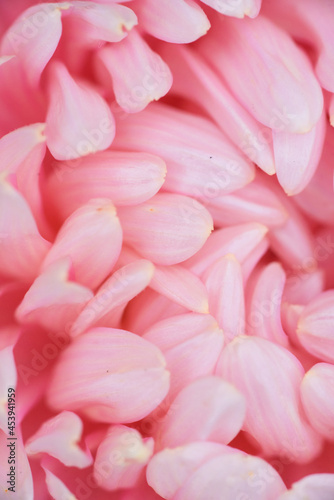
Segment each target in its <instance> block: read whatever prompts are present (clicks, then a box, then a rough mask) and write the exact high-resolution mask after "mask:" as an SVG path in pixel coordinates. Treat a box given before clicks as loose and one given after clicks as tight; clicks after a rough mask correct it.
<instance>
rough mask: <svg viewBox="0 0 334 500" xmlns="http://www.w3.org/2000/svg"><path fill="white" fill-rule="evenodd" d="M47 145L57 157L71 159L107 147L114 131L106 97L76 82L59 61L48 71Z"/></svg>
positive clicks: (58, 158)
mask: <svg viewBox="0 0 334 500" xmlns="http://www.w3.org/2000/svg"><path fill="white" fill-rule="evenodd" d="M45 133H46V137H47V146H48V148H49V149H50V151H51V153H52V155H53V156H54V157H55V158H56V159H57V160H72V159H75V158H80V157H81V156H86V155H88V154H91V153H96V151H103V150H104V149H107V148H108V147H109V146H110V144H111V143H112V140H113V138H114V135H115V124H114V118H113V116H112V113H111V111H110V108H109V106H108V104H107V103H106V101H105V100H104V99H103V98H102V97H101V96H100V95H99V94H98V93H97V92H96V90H93V89H92V88H90V87H88V86H87V85H83V84H82V83H78V82H76V81H75V80H74V79H73V78H72V76H71V75H70V74H69V72H68V71H67V69H66V67H65V66H64V65H63V64H62V63H60V62H54V63H53V65H52V66H51V71H50V75H49V107H48V112H47V116H46V132H45Z"/></svg>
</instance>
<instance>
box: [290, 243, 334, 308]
mask: <svg viewBox="0 0 334 500" xmlns="http://www.w3.org/2000/svg"><path fill="white" fill-rule="evenodd" d="M318 242H319V244H320V242H321V243H324V242H322V241H321V240H320V241H318ZM324 289H325V273H324V271H323V269H316V270H314V271H311V270H309V269H305V270H304V272H303V269H301V270H300V271H299V270H298V269H297V270H296V272H291V273H290V272H289V273H288V275H287V281H286V285H285V287H284V295H283V300H284V301H287V302H290V304H305V305H306V304H308V303H309V302H310V301H311V300H313V299H315V298H316V297H317V296H318V295H320V294H321V293H322V292H323V291H324Z"/></svg>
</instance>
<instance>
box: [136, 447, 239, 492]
mask: <svg viewBox="0 0 334 500" xmlns="http://www.w3.org/2000/svg"><path fill="white" fill-rule="evenodd" d="M233 453H240V452H239V450H235V449H234V448H230V447H229V446H225V445H222V444H218V443H210V442H197V443H189V444H186V445H184V446H179V447H177V448H175V449H169V448H166V449H165V450H163V451H160V452H158V453H156V454H155V455H154V456H153V458H152V459H151V460H150V462H149V464H148V467H147V473H146V476H147V482H148V484H149V485H150V486H152V488H154V490H155V491H156V492H157V493H158V494H159V495H160V496H161V497H162V498H167V499H172V498H174V495H175V494H176V492H177V490H178V489H179V488H180V487H181V486H182V485H183V484H184V483H185V482H186V480H187V479H188V478H189V477H191V476H192V474H193V473H194V472H195V471H196V470H197V469H198V468H199V467H201V465H203V464H205V463H206V462H208V461H210V460H211V459H212V458H215V457H217V456H220V455H223V454H227V455H229V456H230V455H231V454H233Z"/></svg>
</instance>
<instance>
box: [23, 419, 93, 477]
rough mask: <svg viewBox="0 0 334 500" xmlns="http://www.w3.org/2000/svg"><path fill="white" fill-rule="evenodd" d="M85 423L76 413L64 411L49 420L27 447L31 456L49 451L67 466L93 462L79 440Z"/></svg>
mask: <svg viewBox="0 0 334 500" xmlns="http://www.w3.org/2000/svg"><path fill="white" fill-rule="evenodd" d="M82 431H83V424H82V421H81V419H80V418H79V417H78V415H76V414H75V413H72V412H69V411H63V412H62V413H60V414H59V415H57V416H55V417H53V418H51V419H50V420H47V421H45V422H44V423H43V425H42V426H41V427H40V428H39V429H38V431H37V432H36V433H35V434H34V435H33V436H31V437H30V438H29V439H28V441H27V443H26V445H25V449H26V452H27V453H28V455H29V456H31V455H35V454H37V453H47V454H48V455H51V456H52V457H54V458H57V459H58V460H60V461H61V462H62V463H63V464H64V465H66V466H67V467H78V468H79V469H83V468H85V467H88V466H89V465H91V464H92V463H93V459H92V456H91V455H90V453H89V452H88V451H86V452H84V451H83V450H82V449H81V448H80V447H79V446H78V442H79V441H80V439H81V435H82Z"/></svg>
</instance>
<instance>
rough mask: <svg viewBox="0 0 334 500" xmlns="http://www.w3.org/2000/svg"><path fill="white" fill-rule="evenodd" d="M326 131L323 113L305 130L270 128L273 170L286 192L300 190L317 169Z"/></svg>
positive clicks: (291, 193) (296, 192)
mask: <svg viewBox="0 0 334 500" xmlns="http://www.w3.org/2000/svg"><path fill="white" fill-rule="evenodd" d="M325 133H326V116H325V113H323V114H322V116H321V117H320V119H319V121H318V123H317V124H316V125H314V127H313V128H312V129H311V130H310V132H308V133H306V134H291V133H289V132H285V131H277V130H274V131H273V141H274V154H275V165H276V174H277V178H278V181H279V183H280V184H281V186H282V187H283V189H284V191H285V192H286V193H287V195H289V196H291V195H295V194H298V193H300V192H301V191H303V189H304V188H305V187H306V186H307V184H308V183H309V182H310V180H311V178H312V177H313V175H314V174H315V171H316V169H317V166H318V163H319V160H320V157H321V153H322V149H323V145H324V141H325Z"/></svg>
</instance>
